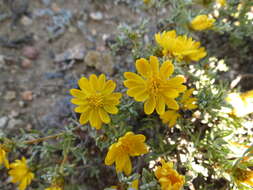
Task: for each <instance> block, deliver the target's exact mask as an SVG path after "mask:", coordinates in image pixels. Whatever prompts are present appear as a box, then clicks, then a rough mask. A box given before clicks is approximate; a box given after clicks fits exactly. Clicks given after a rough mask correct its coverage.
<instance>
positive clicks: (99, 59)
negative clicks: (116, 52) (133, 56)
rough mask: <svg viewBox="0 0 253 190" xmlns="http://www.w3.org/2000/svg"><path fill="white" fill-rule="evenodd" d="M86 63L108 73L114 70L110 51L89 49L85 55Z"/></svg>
mask: <svg viewBox="0 0 253 190" xmlns="http://www.w3.org/2000/svg"><path fill="white" fill-rule="evenodd" d="M85 63H86V64H87V65H88V66H94V67H95V68H96V69H97V70H99V71H101V72H104V73H106V74H108V75H111V74H112V73H113V71H114V64H113V60H112V56H111V54H110V53H108V52H104V53H101V52H99V51H89V52H88V53H87V55H86V57H85Z"/></svg>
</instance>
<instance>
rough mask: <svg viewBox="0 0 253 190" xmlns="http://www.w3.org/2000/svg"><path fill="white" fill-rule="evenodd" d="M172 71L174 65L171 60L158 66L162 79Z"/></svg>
mask: <svg viewBox="0 0 253 190" xmlns="http://www.w3.org/2000/svg"><path fill="white" fill-rule="evenodd" d="M173 72H174V65H173V64H172V62H171V61H169V60H167V61H165V62H164V63H163V64H162V66H161V68H160V75H161V77H162V78H163V79H167V78H168V77H170V75H171V74H172V73H173Z"/></svg>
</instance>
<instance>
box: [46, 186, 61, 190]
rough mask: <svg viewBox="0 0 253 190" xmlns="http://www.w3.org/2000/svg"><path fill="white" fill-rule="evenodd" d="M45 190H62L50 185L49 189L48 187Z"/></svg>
mask: <svg viewBox="0 0 253 190" xmlns="http://www.w3.org/2000/svg"><path fill="white" fill-rule="evenodd" d="M45 190H62V188H61V187H59V186H57V185H52V186H51V187H48V188H46V189H45Z"/></svg>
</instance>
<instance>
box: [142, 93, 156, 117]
mask: <svg viewBox="0 0 253 190" xmlns="http://www.w3.org/2000/svg"><path fill="white" fill-rule="evenodd" d="M155 107H156V101H155V97H154V96H151V97H149V98H148V99H147V100H146V102H145V103H144V112H145V113H146V114H148V115H149V114H151V113H153V111H154V109H155Z"/></svg>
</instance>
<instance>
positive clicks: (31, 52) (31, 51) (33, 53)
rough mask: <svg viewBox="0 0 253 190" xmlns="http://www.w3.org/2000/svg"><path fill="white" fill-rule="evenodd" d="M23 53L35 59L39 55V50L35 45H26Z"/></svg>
mask: <svg viewBox="0 0 253 190" xmlns="http://www.w3.org/2000/svg"><path fill="white" fill-rule="evenodd" d="M22 54H23V56H25V57H26V58H28V59H31V60H35V59H37V58H38V56H39V50H38V49H37V48H36V47H34V46H26V47H24V48H23V50H22Z"/></svg>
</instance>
